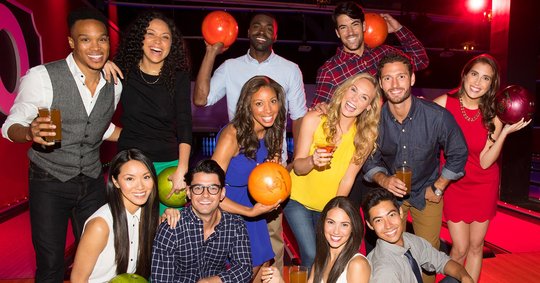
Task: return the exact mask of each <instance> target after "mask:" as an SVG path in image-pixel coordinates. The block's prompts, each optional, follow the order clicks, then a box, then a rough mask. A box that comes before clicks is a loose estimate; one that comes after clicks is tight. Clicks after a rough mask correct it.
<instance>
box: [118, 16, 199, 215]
mask: <svg viewBox="0 0 540 283" xmlns="http://www.w3.org/2000/svg"><path fill="white" fill-rule="evenodd" d="M114 61H115V63H116V64H118V67H120V69H121V70H122V72H123V73H124V74H125V75H126V77H125V81H124V82H123V85H124V89H123V91H122V98H121V100H120V102H121V105H122V108H123V112H122V115H121V118H120V119H121V122H122V125H123V129H122V132H121V134H120V138H119V139H118V150H123V149H128V148H138V149H140V150H142V151H143V152H144V153H145V154H146V155H147V156H148V157H149V158H150V159H151V160H152V161H153V162H154V166H155V168H156V172H157V174H159V173H160V172H161V171H163V170H164V169H166V168H168V167H171V166H178V169H177V170H176V172H175V173H174V174H172V175H171V177H170V178H171V181H172V182H173V191H172V192H171V194H172V193H173V192H177V191H179V190H182V189H184V188H185V187H186V183H185V181H184V175H185V174H186V172H187V170H188V163H189V156H190V151H191V143H192V130H191V100H190V97H191V94H190V73H189V72H190V64H189V57H188V54H187V50H186V47H185V44H184V42H183V39H182V35H181V33H180V31H179V30H178V29H177V28H176V25H175V24H174V22H173V21H172V20H171V19H169V18H167V17H165V16H164V15H163V14H161V13H159V12H155V11H149V12H145V13H143V14H141V15H139V16H138V17H137V18H136V19H135V21H134V22H133V23H132V24H131V25H130V26H129V27H128V29H127V31H126V33H125V34H123V36H122V41H121V43H120V48H119V50H118V53H117V55H116V57H115V59H114ZM164 209H165V206H164V205H163V204H161V205H160V211H161V212H163V210H164Z"/></svg>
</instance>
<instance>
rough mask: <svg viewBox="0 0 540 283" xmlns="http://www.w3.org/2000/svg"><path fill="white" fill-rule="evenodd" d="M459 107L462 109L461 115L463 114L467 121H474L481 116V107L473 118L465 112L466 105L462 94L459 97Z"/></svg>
mask: <svg viewBox="0 0 540 283" xmlns="http://www.w3.org/2000/svg"><path fill="white" fill-rule="evenodd" d="M459 109H460V110H461V115H463V118H465V120H466V121H467V122H474V121H476V120H477V119H478V117H480V109H478V112H476V114H474V117H472V118H471V117H469V116H468V115H467V113H465V107H463V99H462V98H461V96H460V97H459Z"/></svg>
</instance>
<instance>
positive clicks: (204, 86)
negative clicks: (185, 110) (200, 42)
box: [193, 42, 226, 106]
mask: <svg viewBox="0 0 540 283" xmlns="http://www.w3.org/2000/svg"><path fill="white" fill-rule="evenodd" d="M205 44H206V53H205V54H204V58H203V61H202V63H201V67H200V68H199V73H198V74H197V80H196V81H195V86H194V87H193V104H195V105H197V106H206V103H207V101H208V94H209V93H210V78H211V77H212V69H213V67H214V62H215V61H216V57H217V55H218V54H220V53H222V52H223V51H225V50H226V49H223V43H221V42H218V43H216V44H214V45H209V44H208V43H206V42H205Z"/></svg>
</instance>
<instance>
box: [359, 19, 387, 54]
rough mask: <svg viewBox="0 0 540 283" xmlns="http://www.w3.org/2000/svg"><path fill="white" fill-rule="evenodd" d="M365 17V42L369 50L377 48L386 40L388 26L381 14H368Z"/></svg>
mask: <svg viewBox="0 0 540 283" xmlns="http://www.w3.org/2000/svg"><path fill="white" fill-rule="evenodd" d="M365 16H366V18H365V25H366V31H364V42H365V43H366V45H367V46H368V47H369V48H375V47H377V46H379V45H381V44H383V42H384V41H385V40H386V36H387V35H388V25H387V24H386V21H385V20H384V19H383V18H382V17H381V15H379V14H375V13H366V15H365Z"/></svg>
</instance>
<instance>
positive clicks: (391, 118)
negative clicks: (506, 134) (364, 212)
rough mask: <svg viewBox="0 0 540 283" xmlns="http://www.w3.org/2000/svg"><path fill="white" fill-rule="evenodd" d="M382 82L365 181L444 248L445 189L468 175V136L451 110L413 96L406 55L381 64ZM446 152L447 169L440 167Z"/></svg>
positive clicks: (422, 233) (428, 279)
mask: <svg viewBox="0 0 540 283" xmlns="http://www.w3.org/2000/svg"><path fill="white" fill-rule="evenodd" d="M378 77H379V83H380V85H381V88H382V90H383V91H384V94H385V97H386V99H387V102H386V103H385V104H384V105H383V108H382V112H381V121H380V125H379V137H378V139H377V146H378V147H377V150H376V152H375V153H374V154H373V156H372V157H371V158H370V159H368V160H367V161H366V163H365V164H364V167H363V172H364V174H365V175H364V179H365V180H366V181H368V182H375V183H376V184H378V185H379V186H381V187H383V188H384V189H387V190H388V191H390V192H391V193H392V194H394V195H395V196H396V197H398V198H400V199H401V200H402V205H401V208H402V209H403V212H404V216H405V217H404V220H403V221H406V219H407V214H408V212H409V211H410V212H411V216H412V219H413V228H414V232H415V234H416V235H418V236H420V237H422V238H424V239H426V240H427V241H428V242H430V243H431V244H432V245H433V247H435V248H436V249H438V248H439V245H440V240H439V233H440V230H441V222H442V205H443V204H442V201H441V200H442V196H443V193H444V190H445V189H446V187H447V186H448V183H449V182H450V181H453V180H457V179H459V178H460V177H461V176H463V175H464V173H465V172H464V167H465V162H466V161H467V145H466V143H465V139H464V138H463V133H462V132H461V130H460V128H459V126H458V125H457V124H456V121H455V120H454V118H453V116H452V115H451V114H450V113H449V112H448V111H446V109H444V108H442V107H439V106H438V105H436V104H435V103H432V102H429V101H426V100H423V99H419V98H416V97H414V96H411V87H412V85H413V84H414V81H415V77H414V73H413V72H412V66H411V62H410V59H409V58H408V57H407V56H406V55H404V54H400V53H394V54H389V55H387V56H385V57H384V58H383V59H382V60H381V61H380V62H379V71H378ZM441 150H442V151H443V152H444V157H445V160H446V161H445V163H444V164H441V163H440V153H441ZM402 165H406V166H408V167H410V168H411V169H412V186H411V187H412V188H411V193H410V195H409V196H406V186H405V183H404V182H402V181H401V180H400V179H398V178H397V177H396V176H395V175H394V174H395V168H396V167H398V166H402ZM441 165H442V168H441V170H439V168H440V166H441ZM434 281H435V278H434V276H429V277H426V276H424V282H434Z"/></svg>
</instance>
